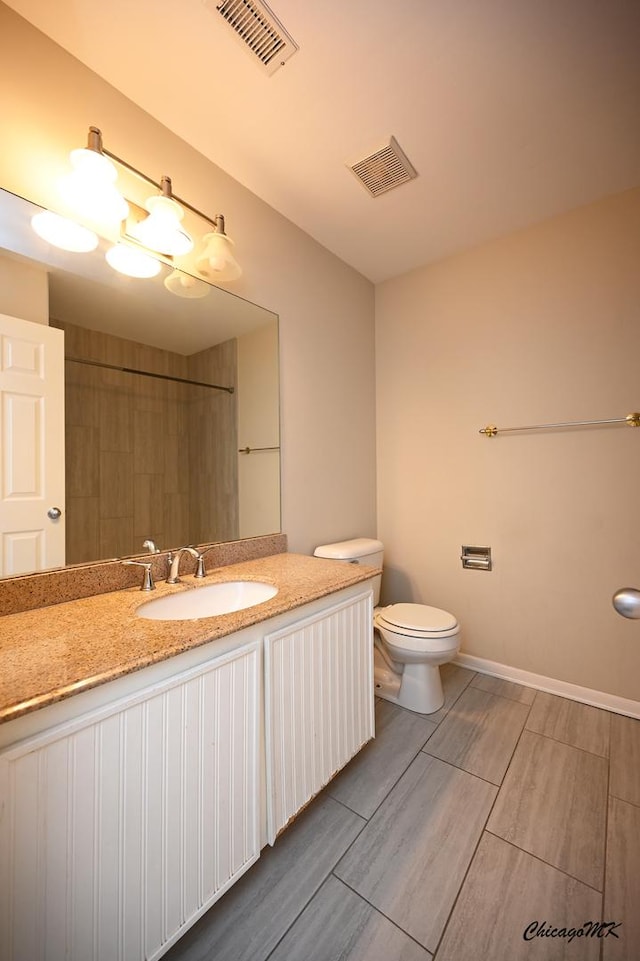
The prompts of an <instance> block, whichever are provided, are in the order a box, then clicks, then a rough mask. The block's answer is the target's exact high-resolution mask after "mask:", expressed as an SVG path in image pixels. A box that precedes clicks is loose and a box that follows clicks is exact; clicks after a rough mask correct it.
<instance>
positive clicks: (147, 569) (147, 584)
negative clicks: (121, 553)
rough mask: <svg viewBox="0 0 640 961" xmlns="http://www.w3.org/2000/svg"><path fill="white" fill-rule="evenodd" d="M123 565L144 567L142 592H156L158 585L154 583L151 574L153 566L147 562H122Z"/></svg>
mask: <svg viewBox="0 0 640 961" xmlns="http://www.w3.org/2000/svg"><path fill="white" fill-rule="evenodd" d="M122 563H123V564H130V565H132V566H133V567H144V576H143V578H142V587H141V588H140V590H141V591H155V589H156V585H155V584H154V583H153V574H152V573H151V564H150V563H147V562H145V561H122Z"/></svg>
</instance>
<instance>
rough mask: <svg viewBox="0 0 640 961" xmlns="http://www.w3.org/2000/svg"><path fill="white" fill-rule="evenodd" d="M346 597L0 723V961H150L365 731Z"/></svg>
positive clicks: (357, 628) (362, 652)
mask: <svg viewBox="0 0 640 961" xmlns="http://www.w3.org/2000/svg"><path fill="white" fill-rule="evenodd" d="M372 596H373V595H372V590H371V588H370V582H362V583H358V584H355V585H351V586H349V587H347V588H345V589H343V590H341V591H338V592H336V593H334V594H330V595H326V596H323V597H321V598H319V599H317V600H315V601H312V602H309V603H307V604H304V605H302V606H300V607H298V608H296V609H292V610H290V611H288V612H286V613H283V614H280V615H277V616H274V617H272V618H271V619H268V620H265V621H263V622H258V623H255V624H253V625H251V626H249V627H247V628H245V629H243V630H241V631H239V632H237V633H236V634H232V635H225V636H223V637H221V638H219V639H217V640H214V641H211V642H208V643H206V644H204V645H201V646H195V647H193V648H189V649H188V650H186V651H184V652H183V653H181V654H178V655H176V656H175V657H171V658H167V659H165V660H161V661H159V662H158V663H156V664H154V665H152V666H149V667H146V668H144V669H142V670H140V671H135V672H133V673H130V674H125V675H124V676H122V677H120V678H117V679H115V680H112V681H110V682H109V683H106V684H103V685H99V686H97V687H95V688H93V689H91V690H87V691H84V692H82V693H77V694H75V695H74V696H73V697H69V698H66V699H63V700H61V701H59V702H57V703H53V704H50V705H49V706H47V707H45V708H42V709H41V710H39V711H33V712H31V713H27V714H25V715H24V716H23V717H20V718H16V719H15V720H13V721H9V722H7V723H6V724H3V725H0V961H154V959H157V958H160V957H161V956H162V955H163V954H164V953H165V952H166V951H167V950H168V948H169V947H170V945H171V944H173V943H174V942H175V941H176V940H177V939H178V938H179V937H180V936H181V935H182V934H183V933H184V932H185V931H186V930H187V928H188V927H190V925H191V924H192V923H193V922H194V921H195V920H196V919H197V918H198V917H199V916H200V915H201V914H203V913H204V912H205V911H206V910H207V908H208V907H210V905H212V904H213V903H214V902H215V901H216V900H217V899H218V898H219V897H220V896H221V895H222V894H223V893H224V892H225V891H226V890H227V889H228V888H229V887H230V886H231V885H232V884H233V883H234V881H235V880H237V879H238V878H239V877H240V875H242V874H243V873H244V871H246V870H247V868H248V867H249V866H250V865H251V864H252V863H253V862H254V861H255V860H256V859H257V858H258V857H259V854H260V848H261V847H262V846H263V845H264V844H265V843H267V842H271V843H273V841H274V839H275V837H276V835H277V834H278V832H279V831H280V830H282V828H283V827H285V826H286V824H287V823H288V822H289V821H290V820H291V818H292V817H293V816H294V815H295V814H296V813H297V812H298V811H299V810H300V809H301V808H303V807H304V805H305V804H306V803H307V802H308V800H309V799H310V798H311V797H313V795H314V794H316V793H317V792H318V791H319V790H320V789H321V788H322V787H323V786H324V785H325V784H326V783H327V782H328V781H329V780H330V779H331V777H332V776H333V775H334V774H335V773H336V772H337V771H338V770H340V768H341V767H343V766H344V765H345V764H346V763H347V761H348V760H349V759H350V758H351V757H352V756H353V755H354V754H356V753H357V751H358V750H359V749H360V747H362V745H363V744H364V743H366V741H368V740H369V739H370V738H371V737H372V736H373V733H374V713H373V640H372V623H373V622H372Z"/></svg>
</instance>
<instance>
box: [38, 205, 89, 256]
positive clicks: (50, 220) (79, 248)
mask: <svg viewBox="0 0 640 961" xmlns="http://www.w3.org/2000/svg"><path fill="white" fill-rule="evenodd" d="M31 226H32V227H33V229H34V230H35V232H36V233H37V235H38V237H42V239H43V240H46V241H47V243H48V244H51V245H52V246H53V247H59V248H60V249H61V250H70V251H71V252H72V253H76V254H86V253H89V251H91V250H95V249H96V247H97V246H98V237H97V235H96V234H94V232H93V230H89V229H88V228H87V227H83V226H82V225H81V224H77V223H75V221H73V220H68V219H67V218H66V217H61V216H60V215H59V214H54V213H52V211H50V210H42V211H41V212H40V213H38V214H34V216H33V217H32V218H31Z"/></svg>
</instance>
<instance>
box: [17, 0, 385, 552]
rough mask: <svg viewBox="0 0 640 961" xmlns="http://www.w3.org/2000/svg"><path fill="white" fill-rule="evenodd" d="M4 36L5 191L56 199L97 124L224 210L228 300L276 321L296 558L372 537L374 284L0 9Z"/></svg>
mask: <svg viewBox="0 0 640 961" xmlns="http://www.w3.org/2000/svg"><path fill="white" fill-rule="evenodd" d="M0 36H1V37H2V57H1V58H0V91H1V95H0V96H1V101H0V107H1V109H0V143H2V151H0V186H3V187H7V188H8V189H10V190H12V191H14V192H16V193H19V194H22V195H23V196H27V197H29V198H30V199H33V200H36V201H38V202H40V203H43V204H47V202H51V196H52V194H51V191H52V185H53V184H54V183H55V181H56V179H57V178H58V177H59V176H61V175H62V174H63V173H64V172H66V170H67V169H68V161H67V157H68V152H69V150H70V149H71V148H73V147H76V146H83V145H84V143H85V141H86V135H87V129H88V127H89V125H91V124H94V125H96V126H99V127H101V129H102V131H103V134H104V141H105V146H107V147H108V149H110V150H111V151H112V152H113V153H115V154H118V155H119V156H122V157H124V158H125V159H126V160H127V161H128V162H130V163H131V164H133V165H134V166H136V167H138V168H140V169H142V170H144V171H145V172H147V173H148V174H149V175H150V176H152V177H154V178H158V177H160V176H161V175H163V174H169V175H170V176H171V177H172V179H173V183H174V186H175V189H176V192H177V193H179V194H181V195H182V196H184V197H185V198H186V199H187V200H188V201H189V202H190V203H192V204H193V205H195V206H196V207H199V208H200V209H202V210H204V211H205V212H207V213H209V214H210V215H213V214H216V213H219V212H222V213H224V214H225V217H226V223H227V229H228V231H229V233H230V235H231V236H232V237H233V238H234V240H235V242H236V253H237V256H238V258H239V259H240V260H241V262H242V265H243V267H244V275H243V277H242V279H241V280H240V281H239V282H237V283H236V284H235V285H234V287H233V290H234V292H237V293H239V294H241V295H242V296H243V297H247V298H248V299H249V300H252V301H254V302H256V303H259V304H262V305H264V306H265V307H268V308H269V309H270V310H273V311H275V312H276V313H278V314H279V316H280V343H281V398H282V469H283V476H282V489H283V530H284V531H285V532H286V533H287V534H288V535H289V546H290V549H292V550H299V551H304V552H310V551H311V550H312V549H313V547H314V546H315V545H317V544H318V543H321V542H325V541H327V540H332V539H336V538H340V537H349V536H352V535H355V534H372V533H374V531H375V433H374V408H375V393H374V391H375V386H374V333H373V287H372V285H371V284H370V283H369V282H368V281H366V280H365V279H364V278H363V277H361V276H360V275H359V274H357V273H356V272H355V271H353V270H352V269H351V268H349V267H347V266H346V265H345V264H343V263H342V262H341V261H340V260H338V259H337V258H336V257H334V256H333V255H332V254H330V253H328V252H327V251H326V250H325V249H324V248H322V247H321V246H320V245H319V244H317V243H315V242H314V241H313V240H312V239H311V238H310V237H308V236H307V235H306V234H304V233H303V232H302V231H300V230H298V229H297V228H296V227H294V226H293V225H292V224H291V223H290V222H289V221H288V220H286V219H285V218H284V217H282V216H281V215H279V214H278V213H277V212H276V211H274V210H273V209H272V208H270V207H268V206H267V205H266V204H264V203H262V202H261V201H260V200H258V198H256V197H255V196H254V195H253V194H251V193H250V192H249V191H248V190H246V189H245V188H244V187H242V186H241V185H240V184H239V183H238V182H237V181H235V180H233V179H232V178H231V177H229V176H227V175H226V174H224V173H223V172H222V171H221V170H220V169H218V168H217V167H216V166H215V165H213V164H212V163H210V162H209V161H207V160H205V158H204V157H202V156H201V155H200V154H199V153H197V152H196V151H195V150H193V149H192V148H190V147H188V146H187V145H186V144H185V143H184V142H183V141H181V140H180V139H179V138H178V137H176V136H175V135H173V134H172V133H171V132H170V131H169V130H167V129H166V128H165V127H163V126H162V125H161V124H159V123H158V122H157V121H155V120H154V119H153V118H152V117H150V116H149V115H148V114H146V113H145V112H144V111H142V110H141V109H140V108H139V107H137V106H136V105H134V104H133V103H131V101H129V100H127V99H126V98H125V97H123V96H122V95H121V94H120V93H118V91H116V90H115V89H114V88H113V87H110V86H109V85H108V84H106V83H105V82H104V81H102V80H101V79H100V78H99V77H97V76H96V75H95V74H93V73H92V72H91V71H90V70H88V69H87V68H86V67H84V66H83V65H82V64H80V63H79V62H78V61H77V60H74V59H73V58H72V57H70V56H69V55H68V54H67V53H65V52H64V51H63V50H62V49H61V48H60V47H57V46H56V45H55V44H54V43H52V42H51V41H50V40H49V39H48V38H46V37H44V35H43V34H40V33H38V32H37V31H35V30H34V29H33V28H32V27H31V26H30V25H28V24H27V23H26V22H25V21H24V20H22V19H21V18H20V17H18V16H17V15H16V14H14V13H13V12H12V11H11V10H9V9H8V8H7V7H6V6H4V5H3V4H0ZM97 42H99V40H97ZM203 109H204V113H203V122H206V103H205V102H204V101H203ZM229 289H231V288H229Z"/></svg>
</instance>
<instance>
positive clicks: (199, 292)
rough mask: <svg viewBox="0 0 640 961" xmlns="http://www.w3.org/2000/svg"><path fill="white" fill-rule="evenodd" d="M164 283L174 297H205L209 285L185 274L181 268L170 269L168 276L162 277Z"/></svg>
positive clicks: (209, 288) (208, 290)
mask: <svg viewBox="0 0 640 961" xmlns="http://www.w3.org/2000/svg"><path fill="white" fill-rule="evenodd" d="M164 285H165V287H166V288H167V290H168V291H170V292H171V293H172V294H175V295H176V297H187V298H189V299H195V298H197V297H206V296H207V294H208V293H209V292H210V290H211V287H210V286H209V284H207V283H205V281H204V280H198V278H197V277H192V276H191V275H190V274H185V273H184V272H183V271H182V270H174V271H172V272H171V273H170V274H169V276H168V277H165V278H164Z"/></svg>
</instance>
